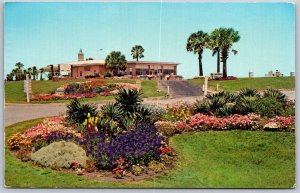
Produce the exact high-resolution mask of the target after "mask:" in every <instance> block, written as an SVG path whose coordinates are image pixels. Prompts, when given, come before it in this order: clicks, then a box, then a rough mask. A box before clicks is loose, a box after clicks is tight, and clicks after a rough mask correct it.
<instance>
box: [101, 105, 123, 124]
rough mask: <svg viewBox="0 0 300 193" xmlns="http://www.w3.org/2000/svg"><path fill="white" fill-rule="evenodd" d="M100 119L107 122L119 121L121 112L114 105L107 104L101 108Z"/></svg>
mask: <svg viewBox="0 0 300 193" xmlns="http://www.w3.org/2000/svg"><path fill="white" fill-rule="evenodd" d="M101 113H102V117H103V118H105V119H108V120H114V121H117V120H120V119H121V118H122V116H123V110H122V109H121V108H120V107H119V106H118V105H116V104H114V103H109V104H106V105H104V106H102V107H101Z"/></svg>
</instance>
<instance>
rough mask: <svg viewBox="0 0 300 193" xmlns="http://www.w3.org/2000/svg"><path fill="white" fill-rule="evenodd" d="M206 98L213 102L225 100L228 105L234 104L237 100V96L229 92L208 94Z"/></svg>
mask: <svg viewBox="0 0 300 193" xmlns="http://www.w3.org/2000/svg"><path fill="white" fill-rule="evenodd" d="M206 98H207V99H209V100H213V99H214V98H224V100H225V101H226V103H232V102H234V101H235V100H236V98H237V96H236V95H234V94H233V93H230V92H228V91H221V92H218V93H213V94H208V95H206Z"/></svg>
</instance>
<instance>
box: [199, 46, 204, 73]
mask: <svg viewBox="0 0 300 193" xmlns="http://www.w3.org/2000/svg"><path fill="white" fill-rule="evenodd" d="M202 53H203V50H200V51H199V52H198V60H199V76H203V68H202Z"/></svg>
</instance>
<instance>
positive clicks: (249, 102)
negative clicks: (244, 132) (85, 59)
mask: <svg viewBox="0 0 300 193" xmlns="http://www.w3.org/2000/svg"><path fill="white" fill-rule="evenodd" d="M258 99H259V98H258V97H257V96H241V97H239V98H238V100H237V102H236V107H235V108H236V109H237V111H238V113H239V114H242V115H247V114H249V113H254V112H256V106H257V100H258Z"/></svg>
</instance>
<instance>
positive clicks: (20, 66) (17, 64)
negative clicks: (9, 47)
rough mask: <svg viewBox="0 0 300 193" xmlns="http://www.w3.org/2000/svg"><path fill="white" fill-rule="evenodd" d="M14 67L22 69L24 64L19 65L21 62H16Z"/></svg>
mask: <svg viewBox="0 0 300 193" xmlns="http://www.w3.org/2000/svg"><path fill="white" fill-rule="evenodd" d="M15 66H16V67H17V68H18V69H22V68H23V67H24V64H23V63H21V62H18V63H16V64H15Z"/></svg>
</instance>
